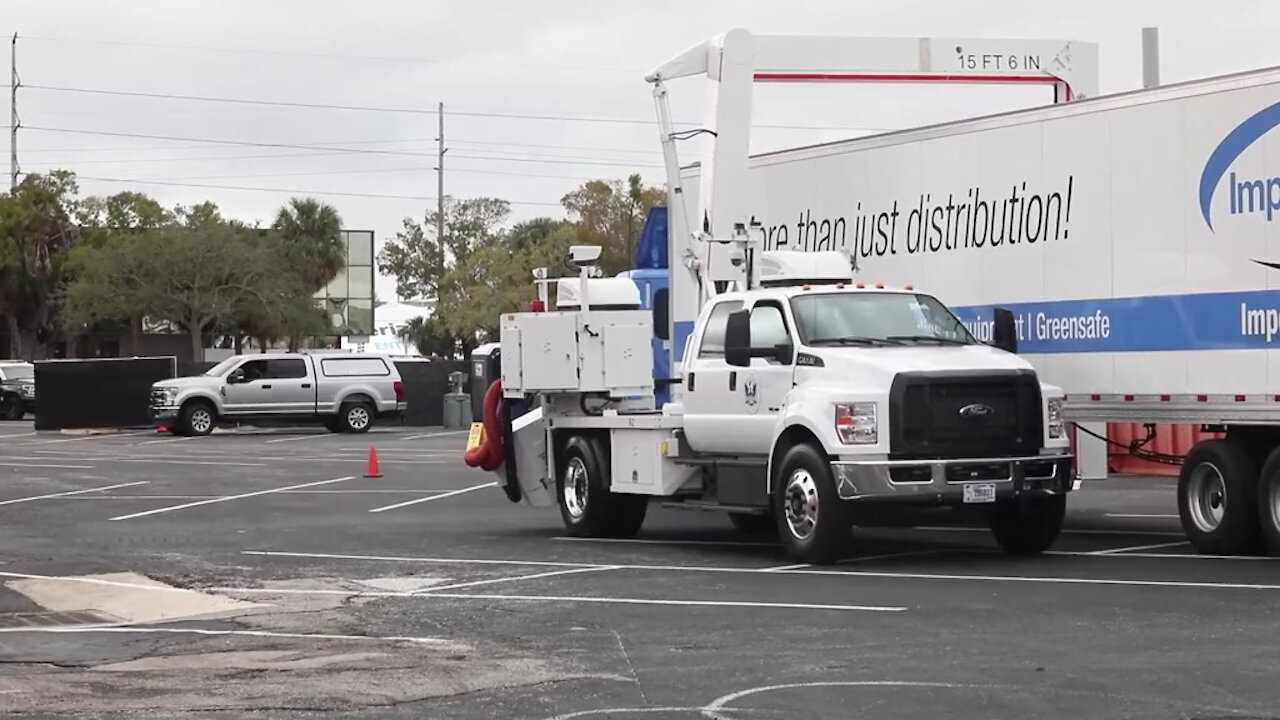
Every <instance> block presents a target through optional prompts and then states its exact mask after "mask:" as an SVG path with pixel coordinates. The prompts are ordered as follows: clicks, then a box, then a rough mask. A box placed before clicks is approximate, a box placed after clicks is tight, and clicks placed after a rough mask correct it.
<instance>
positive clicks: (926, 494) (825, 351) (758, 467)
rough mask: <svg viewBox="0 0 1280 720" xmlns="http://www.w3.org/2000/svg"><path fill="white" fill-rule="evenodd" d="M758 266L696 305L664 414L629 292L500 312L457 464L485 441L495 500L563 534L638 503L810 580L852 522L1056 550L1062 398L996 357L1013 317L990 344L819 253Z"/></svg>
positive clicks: (646, 335) (649, 320)
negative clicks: (743, 544)
mask: <svg viewBox="0 0 1280 720" xmlns="http://www.w3.org/2000/svg"><path fill="white" fill-rule="evenodd" d="M826 255H829V256H830V257H826ZM761 257H762V265H763V266H764V267H763V268H762V269H761V280H760V285H761V287H757V288H755V289H751V290H746V291H741V292H728V293H723V294H720V295H717V296H715V297H714V298H713V299H712V300H710V301H709V302H708V303H707V304H706V306H705V307H704V308H703V311H702V313H701V315H700V316H699V318H698V320H697V323H696V325H695V327H694V331H693V333H692V336H691V338H690V341H689V342H688V343H687V344H686V346H685V354H684V358H683V362H682V377H681V380H682V385H683V391H682V397H681V399H680V400H679V401H675V402H669V403H664V404H661V406H659V405H658V404H657V403H655V401H654V396H653V388H654V380H653V376H652V368H653V365H652V353H651V349H650V338H651V335H652V329H653V327H654V326H655V324H657V325H661V320H660V319H659V322H657V323H655V322H654V318H653V315H652V314H650V313H649V312H646V311H643V310H637V309H634V308H638V307H639V298H638V292H637V293H636V295H637V297H633V298H629V299H628V298H620V297H617V296H616V295H617V293H616V292H613V293H612V294H613V295H615V296H614V297H608V298H605V297H604V296H605V293H604V292H603V289H602V290H595V291H592V290H590V285H591V283H593V282H594V283H602V281H592V280H586V279H584V280H582V281H581V282H582V283H585V284H586V286H587V288H588V292H587V293H584V294H586V295H587V296H588V297H595V298H596V301H597V302H598V303H600V304H603V305H607V306H608V307H610V308H611V309H607V310H596V309H592V308H591V307H588V308H587V309H580V308H571V309H564V308H558V309H557V311H555V312H543V313H539V312H531V313H518V314H511V315H506V316H504V317H503V320H502V344H501V366H502V379H501V382H500V383H495V386H498V385H500V388H501V394H502V396H503V397H504V398H505V401H504V403H505V404H504V406H503V410H502V411H497V410H494V409H493V404H492V403H490V407H488V408H486V426H485V429H486V430H487V431H488V435H489V437H487V438H486V437H485V433H484V432H477V433H473V435H474V437H473V442H472V443H471V445H472V449H471V452H472V455H471V456H469V458H468V461H469V462H471V463H472V464H473V465H483V463H482V462H480V461H479V459H477V458H476V457H475V456H476V455H478V454H481V453H482V452H483V450H482V448H483V447H484V445H485V444H486V443H487V444H490V445H492V450H491V452H494V453H498V452H500V453H501V454H502V456H503V460H504V462H503V464H502V467H501V468H498V469H497V470H498V474H499V478H500V482H501V483H502V484H503V485H504V487H505V488H506V489H507V493H508V496H509V497H511V498H512V499H517V500H523V501H524V502H526V503H528V504H531V505H550V504H552V503H553V502H554V503H556V504H558V505H559V507H560V512H561V516H562V519H563V522H564V524H565V527H566V528H567V530H568V531H569V532H570V533H571V534H575V535H584V536H612V537H619V536H621V537H627V536H632V535H634V534H635V533H637V532H638V531H639V529H640V526H641V524H642V523H643V521H644V517H645V514H646V510H647V508H648V505H649V501H650V500H651V499H653V498H655V497H659V498H664V499H665V500H666V501H667V502H668V503H669V504H672V505H675V506H679V507H686V508H698V509H719V510H726V511H728V512H729V513H730V514H731V517H732V518H733V520H734V522H735V524H737V525H738V526H739V527H740V528H742V529H744V530H749V531H762V530H769V531H772V530H774V529H775V528H776V530H777V532H778V533H779V535H780V536H781V538H782V541H783V544H784V545H785V546H786V547H787V549H788V551H789V552H790V554H791V555H792V556H793V557H795V558H796V559H797V560H799V561H803V562H809V563H828V562H832V561H835V560H837V559H839V557H840V556H841V554H842V553H843V552H844V551H845V550H846V549H847V546H848V543H849V539H850V535H849V531H850V529H851V526H852V525H853V524H855V523H856V522H860V519H859V512H860V511H866V512H865V513H863V517H867V518H873V517H874V516H876V515H882V514H886V513H887V511H889V510H890V506H917V507H918V506H921V505H926V506H965V505H968V506H970V507H971V508H980V509H981V510H982V511H983V512H984V513H985V515H986V517H987V519H988V521H989V523H990V527H991V531H992V533H993V534H994V536H995V539H996V540H997V542H998V543H999V544H1000V546H1001V547H1003V548H1004V549H1005V550H1006V551H1008V552H1011V553H1038V552H1041V551H1043V550H1045V549H1047V548H1048V547H1049V546H1050V545H1051V544H1052V543H1053V542H1054V541H1055V540H1056V538H1057V536H1058V533H1059V531H1060V529H1061V526H1062V521H1063V516H1064V512H1065V502H1066V495H1067V493H1068V492H1069V491H1070V490H1071V489H1072V487H1073V478H1072V467H1071V466H1072V456H1071V454H1070V448H1069V441H1068V438H1067V434H1066V430H1065V428H1064V426H1063V422H1062V419H1061V409H1062V391H1061V390H1060V389H1058V388H1056V387H1053V386H1051V385H1046V384H1044V383H1041V382H1040V380H1039V378H1038V377H1037V375H1036V373H1035V371H1034V370H1033V369H1032V367H1031V365H1030V364H1029V363H1027V362H1026V361H1025V360H1022V359H1021V358H1019V357H1018V356H1017V355H1015V354H1013V353H1011V352H1008V350H1011V349H1014V348H1013V346H1012V344H1013V343H1014V342H1015V340H1014V332H1015V329H1014V327H1013V318H1012V316H1010V315H1008V314H1003V313H1002V314H999V315H998V317H997V318H996V320H995V322H996V326H997V337H998V343H997V344H1000V345H1004V346H1005V347H1006V348H1007V349H1001V348H998V347H995V346H993V345H987V344H983V343H979V342H978V341H977V340H975V339H974V338H973V336H972V335H970V334H969V332H968V330H966V329H965V327H964V325H963V324H962V323H961V322H960V321H959V320H958V319H957V318H956V316H955V315H954V314H952V313H951V311H950V310H948V309H947V308H946V307H945V306H944V305H943V304H942V303H941V302H939V301H938V300H936V299H934V298H933V297H931V296H929V295H926V294H923V293H920V292H916V291H915V290H912V289H909V288H902V289H890V288H883V287H865V286H863V285H860V284H855V283H854V281H853V273H852V272H851V271H850V269H849V261H848V259H847V258H846V257H844V256H841V255H840V254H839V253H829V254H823V253H814V254H803V253H787V252H784V253H778V254H774V253H763V254H762V256H761ZM841 265H843V268H842V267H841ZM797 272H801V273H803V274H802V275H799V276H798V275H797ZM562 282H573V281H572V280H570V281H562ZM602 288H603V283H602ZM491 392H496V391H491ZM521 410H523V412H521Z"/></svg>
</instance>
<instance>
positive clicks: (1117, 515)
mask: <svg viewBox="0 0 1280 720" xmlns="http://www.w3.org/2000/svg"><path fill="white" fill-rule="evenodd" d="M1106 516H1107V517H1110V518H1122V519H1126V520H1146V519H1160V520H1177V519H1178V516H1177V515H1159V514H1148V513H1107V514H1106Z"/></svg>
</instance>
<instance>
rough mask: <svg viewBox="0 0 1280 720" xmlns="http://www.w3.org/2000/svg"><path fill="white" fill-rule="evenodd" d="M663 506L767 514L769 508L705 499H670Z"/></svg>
mask: <svg viewBox="0 0 1280 720" xmlns="http://www.w3.org/2000/svg"><path fill="white" fill-rule="evenodd" d="M662 507H664V508H673V509H675V510H699V511H702V512H733V513H742V514H743V515H768V514H769V508H766V507H758V506H756V505H724V504H721V503H715V502H710V501H707V500H672V501H668V502H664V503H662Z"/></svg>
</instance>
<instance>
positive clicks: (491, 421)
mask: <svg viewBox="0 0 1280 720" xmlns="http://www.w3.org/2000/svg"><path fill="white" fill-rule="evenodd" d="M501 406H502V381H501V380H495V381H493V384H492V385H490V386H489V389H488V390H487V391H485V394H484V418H483V426H484V437H483V439H482V440H481V441H480V444H479V445H476V446H475V447H471V448H467V452H466V455H465V456H464V457H463V459H464V460H465V461H466V463H467V465H468V466H469V467H478V468H480V469H481V470H485V471H487V472H493V471H494V470H497V469H498V468H500V467H502V462H503V447H502V426H501V424H500V423H501V421H500V419H499V418H500V415H499V412H498V411H499V409H500V408H501Z"/></svg>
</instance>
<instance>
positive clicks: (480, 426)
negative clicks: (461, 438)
mask: <svg viewBox="0 0 1280 720" xmlns="http://www.w3.org/2000/svg"><path fill="white" fill-rule="evenodd" d="M482 442H484V423H478V422H473V423H471V432H470V433H469V434H468V435H467V449H468V450H473V449H475V448H478V447H480V443H482ZM966 502H967V501H966Z"/></svg>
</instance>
